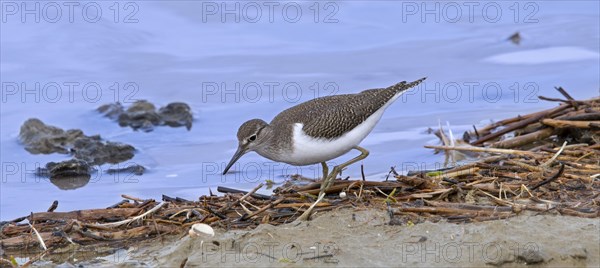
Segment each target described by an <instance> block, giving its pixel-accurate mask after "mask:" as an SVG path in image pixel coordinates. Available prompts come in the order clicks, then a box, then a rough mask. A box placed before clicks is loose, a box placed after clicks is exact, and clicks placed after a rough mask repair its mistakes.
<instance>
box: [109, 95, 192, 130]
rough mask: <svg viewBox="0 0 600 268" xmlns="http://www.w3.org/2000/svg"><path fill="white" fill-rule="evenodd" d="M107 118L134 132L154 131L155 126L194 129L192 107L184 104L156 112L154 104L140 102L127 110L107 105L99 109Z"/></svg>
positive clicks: (170, 105)
mask: <svg viewBox="0 0 600 268" xmlns="http://www.w3.org/2000/svg"><path fill="white" fill-rule="evenodd" d="M97 111H98V112H100V113H102V114H104V115H105V116H106V117H108V118H111V119H113V120H117V121H118V122H119V126H122V127H125V126H130V127H131V128H133V129H134V130H138V129H140V130H143V131H145V132H149V131H152V130H153V129H154V127H155V126H160V125H167V126H171V127H180V126H186V128H187V129H188V130H189V129H191V128H192V121H193V116H192V112H191V109H190V107H189V106H188V105H187V104H185V103H182V102H174V103H170V104H168V105H167V106H165V107H162V108H160V109H159V110H158V112H157V111H156V107H155V106H154V104H152V103H150V102H148V101H145V100H139V101H136V102H135V103H133V104H132V105H131V106H130V107H129V108H127V109H126V110H125V109H124V108H123V106H122V105H121V104H120V103H118V102H117V103H115V104H105V105H102V106H100V107H98V109H97Z"/></svg>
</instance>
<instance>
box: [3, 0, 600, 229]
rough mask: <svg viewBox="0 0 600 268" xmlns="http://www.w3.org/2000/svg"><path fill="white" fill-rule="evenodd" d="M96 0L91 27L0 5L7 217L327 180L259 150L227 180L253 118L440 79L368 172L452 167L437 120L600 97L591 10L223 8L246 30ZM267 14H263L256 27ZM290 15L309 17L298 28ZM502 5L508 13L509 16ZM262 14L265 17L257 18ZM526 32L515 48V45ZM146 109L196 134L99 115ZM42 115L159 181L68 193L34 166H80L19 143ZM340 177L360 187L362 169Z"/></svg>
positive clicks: (375, 153) (203, 7)
mask: <svg viewBox="0 0 600 268" xmlns="http://www.w3.org/2000/svg"><path fill="white" fill-rule="evenodd" d="M35 3H37V2H35V1H31V2H27V5H30V6H27V7H29V8H30V9H32V8H35V6H34V4H35ZM65 3H66V2H65ZM93 3H96V4H97V6H93V7H89V6H87V7H86V8H87V13H86V14H87V15H83V14H82V8H83V7H84V6H85V5H84V4H81V5H79V6H75V7H74V12H73V14H72V16H71V15H69V12H68V11H69V9H68V7H67V6H65V5H64V3H62V2H58V5H59V6H58V9H60V10H61V11H62V15H61V16H59V17H56V16H54V15H56V14H54V13H52V12H55V11H54V10H57V7H56V6H46V3H45V2H40V8H39V10H40V12H41V15H40V22H39V23H37V22H36V21H35V19H36V18H35V15H32V14H24V13H23V12H22V6H21V4H22V2H3V3H2V4H3V6H2V23H1V24H0V25H1V31H0V37H1V42H0V47H1V51H0V52H1V55H0V56H1V64H0V68H1V70H0V74H1V79H2V105H1V116H0V119H1V123H0V126H1V130H0V133H1V137H0V145H1V152H0V154H1V158H2V159H1V162H2V183H1V184H0V185H1V190H0V191H1V199H0V219H2V220H8V219H12V218H15V217H18V216H23V215H26V214H28V213H29V212H31V211H44V210H45V209H47V208H48V207H49V206H50V204H51V203H52V201H53V200H58V201H59V206H58V210H57V211H69V210H73V209H83V208H92V207H94V208H96V207H105V206H109V205H112V204H114V203H116V202H118V201H119V200H120V199H121V198H120V194H128V195H132V196H139V197H143V198H156V199H160V198H161V194H166V195H169V196H179V197H183V198H188V199H195V198H197V197H198V196H200V195H204V194H208V192H209V189H211V190H212V191H213V192H216V187H217V186H219V185H223V186H228V187H233V188H239V189H249V188H252V187H254V186H255V185H256V183H258V182H262V181H265V180H267V179H270V180H274V181H276V182H281V181H283V180H285V178H286V177H287V175H291V174H296V173H300V174H302V175H304V176H307V177H316V176H319V175H320V170H319V169H318V167H317V166H308V167H293V166H288V165H284V164H279V163H272V162H269V161H268V160H266V159H264V158H261V157H260V156H258V155H256V154H248V155H246V156H244V157H243V158H242V159H241V160H240V161H239V163H238V165H236V166H234V168H233V169H234V171H236V172H232V173H231V174H228V175H227V176H221V175H219V174H220V171H222V169H223V167H224V165H225V164H226V162H227V161H228V160H229V158H230V157H231V155H232V154H233V152H234V151H235V147H236V146H237V141H236V140H235V133H236V131H237V128H238V126H239V125H240V124H241V123H242V122H244V121H246V120H248V119H251V118H263V119H265V120H266V121H269V120H270V119H271V118H273V117H274V116H275V115H276V114H277V113H278V112H279V111H281V110H283V109H285V108H287V107H290V106H292V105H294V104H297V103H300V102H302V101H306V100H309V99H312V98H314V97H317V96H324V95H328V94H340V93H351V92H358V91H360V90H363V89H367V88H374V87H385V86H389V85H391V84H393V83H396V82H399V81H402V80H415V79H418V78H421V77H423V76H427V77H428V80H427V81H426V83H425V84H424V86H423V87H420V88H418V89H416V90H413V91H411V92H409V93H407V94H405V95H404V96H403V97H402V98H400V99H399V100H398V101H397V103H395V104H394V105H392V106H390V108H388V110H387V111H386V114H385V115H384V117H383V118H382V119H381V121H380V122H379V124H378V126H377V127H376V128H375V129H374V130H373V132H372V133H371V135H370V136H369V137H367V138H366V139H365V140H364V141H363V143H362V145H363V147H366V148H368V149H369V150H370V152H371V154H370V156H369V157H368V158H367V159H365V160H364V161H363V164H364V169H365V174H366V175H367V176H368V177H369V178H370V179H383V178H384V177H385V175H386V174H387V172H388V171H389V168H390V167H391V166H396V170H398V171H401V172H406V171H407V170H411V169H416V168H435V167H439V166H440V165H441V164H440V163H441V162H443V156H440V155H434V154H433V153H432V151H431V150H429V149H425V148H423V145H424V144H435V143H437V139H436V138H435V136H433V135H431V134H427V133H426V130H427V128H428V127H437V126H438V122H442V124H443V125H444V126H445V125H446V121H449V122H450V125H451V127H452V130H453V132H454V134H455V135H456V136H459V135H462V133H463V132H464V131H465V130H467V129H471V125H472V124H475V125H478V126H481V125H483V124H485V123H487V122H489V121H490V120H493V119H502V118H505V117H509V116H514V115H516V114H524V113H527V112H531V111H534V110H537V109H540V108H546V107H551V106H554V105H555V104H554V103H548V102H542V101H539V100H538V99H537V97H536V96H537V95H544V96H548V97H562V96H560V95H559V93H557V92H556V91H555V90H554V89H553V88H554V86H562V87H564V88H565V89H566V90H567V91H568V92H569V93H570V94H571V95H572V96H573V97H575V98H589V97H594V96H598V95H600V93H599V88H600V81H599V80H600V79H599V73H600V67H599V66H600V65H599V61H600V58H599V57H600V54H599V52H600V26H599V25H600V13H599V3H598V2H596V1H554V2H529V3H530V4H529V5H527V4H526V3H521V2H518V3H517V2H516V1H514V2H510V1H509V2H498V3H496V2H493V3H494V6H492V7H489V6H488V7H487V9H486V10H487V12H485V11H484V9H483V7H484V6H485V5H484V3H481V4H480V5H476V6H474V7H473V9H472V11H473V12H469V11H470V9H469V7H468V6H467V5H468V3H459V4H457V6H448V5H447V3H444V2H439V4H440V6H439V9H438V10H437V11H438V13H437V14H438V17H437V19H438V21H436V17H435V15H434V14H426V13H424V12H423V11H422V8H423V6H422V5H428V6H426V7H427V8H428V9H434V8H435V6H434V4H435V2H427V3H424V2H404V5H403V4H402V3H401V2H398V3H394V2H388V1H382V2H374V1H369V2H367V1H351V2H330V4H329V5H326V4H325V3H323V2H319V4H317V5H316V4H315V2H314V1H308V2H292V3H294V6H293V7H288V13H286V15H285V16H284V14H283V13H282V12H283V6H284V5H283V4H281V5H279V6H274V12H273V14H270V15H269V8H268V7H266V6H264V4H261V3H258V2H251V3H256V6H247V5H246V4H247V3H245V2H224V3H225V4H224V5H227V6H225V7H224V8H228V9H234V8H235V4H236V3H240V12H241V13H242V15H244V14H245V15H247V17H243V16H241V17H240V21H239V23H238V22H236V15H235V14H225V15H224V18H222V17H221V16H220V15H222V12H221V11H222V8H223V6H220V5H221V2H204V4H202V3H195V2H189V1H174V2H172V1H168V2H167V1H144V2H141V1H140V2H130V3H131V4H130V5H128V6H126V4H125V3H121V4H119V5H118V6H115V4H114V2H93ZM469 3H472V2H469ZM215 5H216V6H215ZM256 7H258V9H260V10H261V11H262V16H260V17H256V18H255V16H254V15H255V13H252V12H253V11H254V10H256ZM456 7H458V8H459V9H456ZM15 8H16V9H15ZM92 8H98V10H101V11H102V14H101V15H100V16H97V15H98V14H99V13H97V14H94V13H93V11H94V9H92ZM214 8H218V9H219V10H215V9H214ZM253 8H254V9H253ZM291 8H299V9H300V10H302V15H300V16H298V17H297V18H295V15H294V14H293V10H291ZM413 8H417V9H416V10H415V9H413ZM495 8H498V10H500V11H501V15H499V16H498V17H497V18H495V17H496V14H495V13H494V12H493V10H495ZM316 9H318V10H320V12H319V13H318V15H316V14H315V10H316ZM115 10H119V12H118V14H117V12H115ZM403 10H404V12H403ZM455 10H460V11H461V14H459V15H457V13H453V12H454V11H455ZM516 10H519V12H516ZM13 13H14V14H13ZM213 13H214V14H213ZM234 13H235V12H234ZM413 13H414V14H413ZM434 13H435V12H434ZM23 14H24V15H23ZM22 15H23V16H22ZM55 17H56V18H55ZM96 17H97V18H96ZM253 18H254V20H256V21H257V22H256V23H252V22H248V20H249V21H252V20H253ZM71 19H72V20H73V22H71V21H70V20H71ZM96 19H97V20H98V21H97V22H94V23H92V22H89V21H94V20H96ZM222 19H223V20H224V22H223V21H222ZM271 19H272V20H273V21H272V22H270V20H271ZM295 19H297V20H298V21H297V22H295V23H293V22H291V21H293V20H295ZM55 20H56V22H53V21H55ZM315 20H316V21H317V22H315ZM496 20H497V21H496ZM516 31H519V32H520V33H521V36H522V41H521V44H520V45H515V44H513V43H511V42H509V41H506V38H507V37H508V36H510V35H511V34H513V33H514V32H516ZM36 83H38V85H39V88H40V89H39V90H36ZM76 83H78V84H76ZM56 85H58V86H59V89H58V90H57V87H56ZM58 92H60V94H59V93H58ZM135 99H146V100H149V101H151V102H153V103H155V104H156V105H157V106H163V105H166V104H167V103H169V102H173V101H184V102H186V103H188V104H190V106H191V107H192V109H193V110H194V113H195V114H194V116H195V121H194V125H193V128H192V129H191V131H187V130H185V128H168V127H158V128H156V129H155V130H154V131H153V132H150V133H144V132H140V131H133V130H131V129H130V128H121V127H119V126H118V125H117V124H116V123H115V122H112V121H111V120H109V119H107V118H103V117H102V116H100V115H99V114H98V113H96V112H95V111H94V110H95V108H97V107H98V106H100V105H102V104H104V103H110V102H114V101H120V102H123V103H124V104H125V105H126V106H127V105H128V103H130V102H132V101H133V100H135ZM31 117H37V118H39V119H41V120H42V121H44V122H45V123H47V124H50V125H54V126H58V127H61V128H63V129H70V128H79V129H82V130H83V131H84V132H85V133H86V134H87V135H94V134H100V135H101V136H102V137H103V138H105V139H107V140H110V141H119V142H125V143H129V144H131V145H133V146H135V147H136V148H137V149H138V150H139V152H138V154H137V155H136V156H135V158H134V159H132V160H131V161H129V163H137V164H140V165H143V166H145V167H147V168H148V169H149V170H148V172H147V173H146V174H144V175H142V176H131V175H128V174H120V175H107V174H104V173H102V172H99V173H98V174H97V175H93V176H92V178H91V180H90V182H88V183H87V185H85V186H84V187H81V188H78V189H74V190H66V191H65V190H60V189H59V188H58V187H56V186H55V185H53V184H52V183H51V182H50V181H49V180H47V179H40V178H36V177H35V176H34V175H33V170H34V169H35V168H36V167H37V166H42V165H44V164H45V163H47V162H49V161H62V160H66V159H69V158H70V157H68V156H65V155H58V154H52V155H31V154H29V153H28V152H26V151H25V150H24V149H23V146H22V145H20V144H19V142H18V133H19V127H20V125H21V124H22V123H23V122H24V121H25V120H26V119H28V118H31ZM350 157H351V155H350V154H348V155H346V156H343V157H340V158H339V159H335V160H333V161H332V162H334V163H340V162H343V161H344V160H345V159H348V158H350ZM127 164H128V163H124V164H121V166H123V165H127ZM110 167H112V166H109V165H105V166H102V167H100V170H106V169H108V168H110ZM344 174H345V175H350V176H360V165H354V166H352V167H350V168H349V169H348V170H346V171H344ZM264 191H266V190H264Z"/></svg>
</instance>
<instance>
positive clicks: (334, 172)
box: [321, 146, 369, 193]
mask: <svg viewBox="0 0 600 268" xmlns="http://www.w3.org/2000/svg"><path fill="white" fill-rule="evenodd" d="M354 149H356V150H359V151H360V152H361V154H360V155H359V156H357V157H355V158H352V159H350V160H348V161H347V162H345V163H342V164H340V165H337V166H335V167H333V170H332V171H331V174H329V176H327V180H324V181H323V183H321V193H322V192H324V191H326V190H327V189H328V188H329V187H331V185H332V184H333V182H334V181H335V178H336V177H337V175H338V174H339V173H340V172H342V170H343V169H344V168H346V167H347V166H349V165H352V164H354V163H356V162H358V161H360V160H363V159H365V158H367V156H369V151H367V149H365V148H362V147H360V146H354Z"/></svg>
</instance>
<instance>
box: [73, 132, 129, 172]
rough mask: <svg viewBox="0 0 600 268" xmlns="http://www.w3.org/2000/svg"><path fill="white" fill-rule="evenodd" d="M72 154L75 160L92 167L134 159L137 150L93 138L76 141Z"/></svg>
mask: <svg viewBox="0 0 600 268" xmlns="http://www.w3.org/2000/svg"><path fill="white" fill-rule="evenodd" d="M72 152H73V156H75V158H77V159H81V160H84V161H86V162H87V163H89V164H90V165H102V164H105V163H111V164H116V163H121V162H123V161H127V160H129V159H131V158H133V156H134V153H135V148H133V146H131V145H129V144H124V143H118V142H110V141H102V140H101V139H100V136H91V137H84V138H78V139H76V140H75V142H74V143H73V149H72Z"/></svg>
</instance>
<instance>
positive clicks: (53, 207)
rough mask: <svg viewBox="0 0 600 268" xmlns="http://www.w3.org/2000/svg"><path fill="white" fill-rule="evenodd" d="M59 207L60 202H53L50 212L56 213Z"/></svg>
mask: <svg viewBox="0 0 600 268" xmlns="http://www.w3.org/2000/svg"><path fill="white" fill-rule="evenodd" d="M57 207H58V200H54V202H52V205H50V207H49V208H48V210H47V211H48V212H54V210H55V209H56V208H57Z"/></svg>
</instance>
